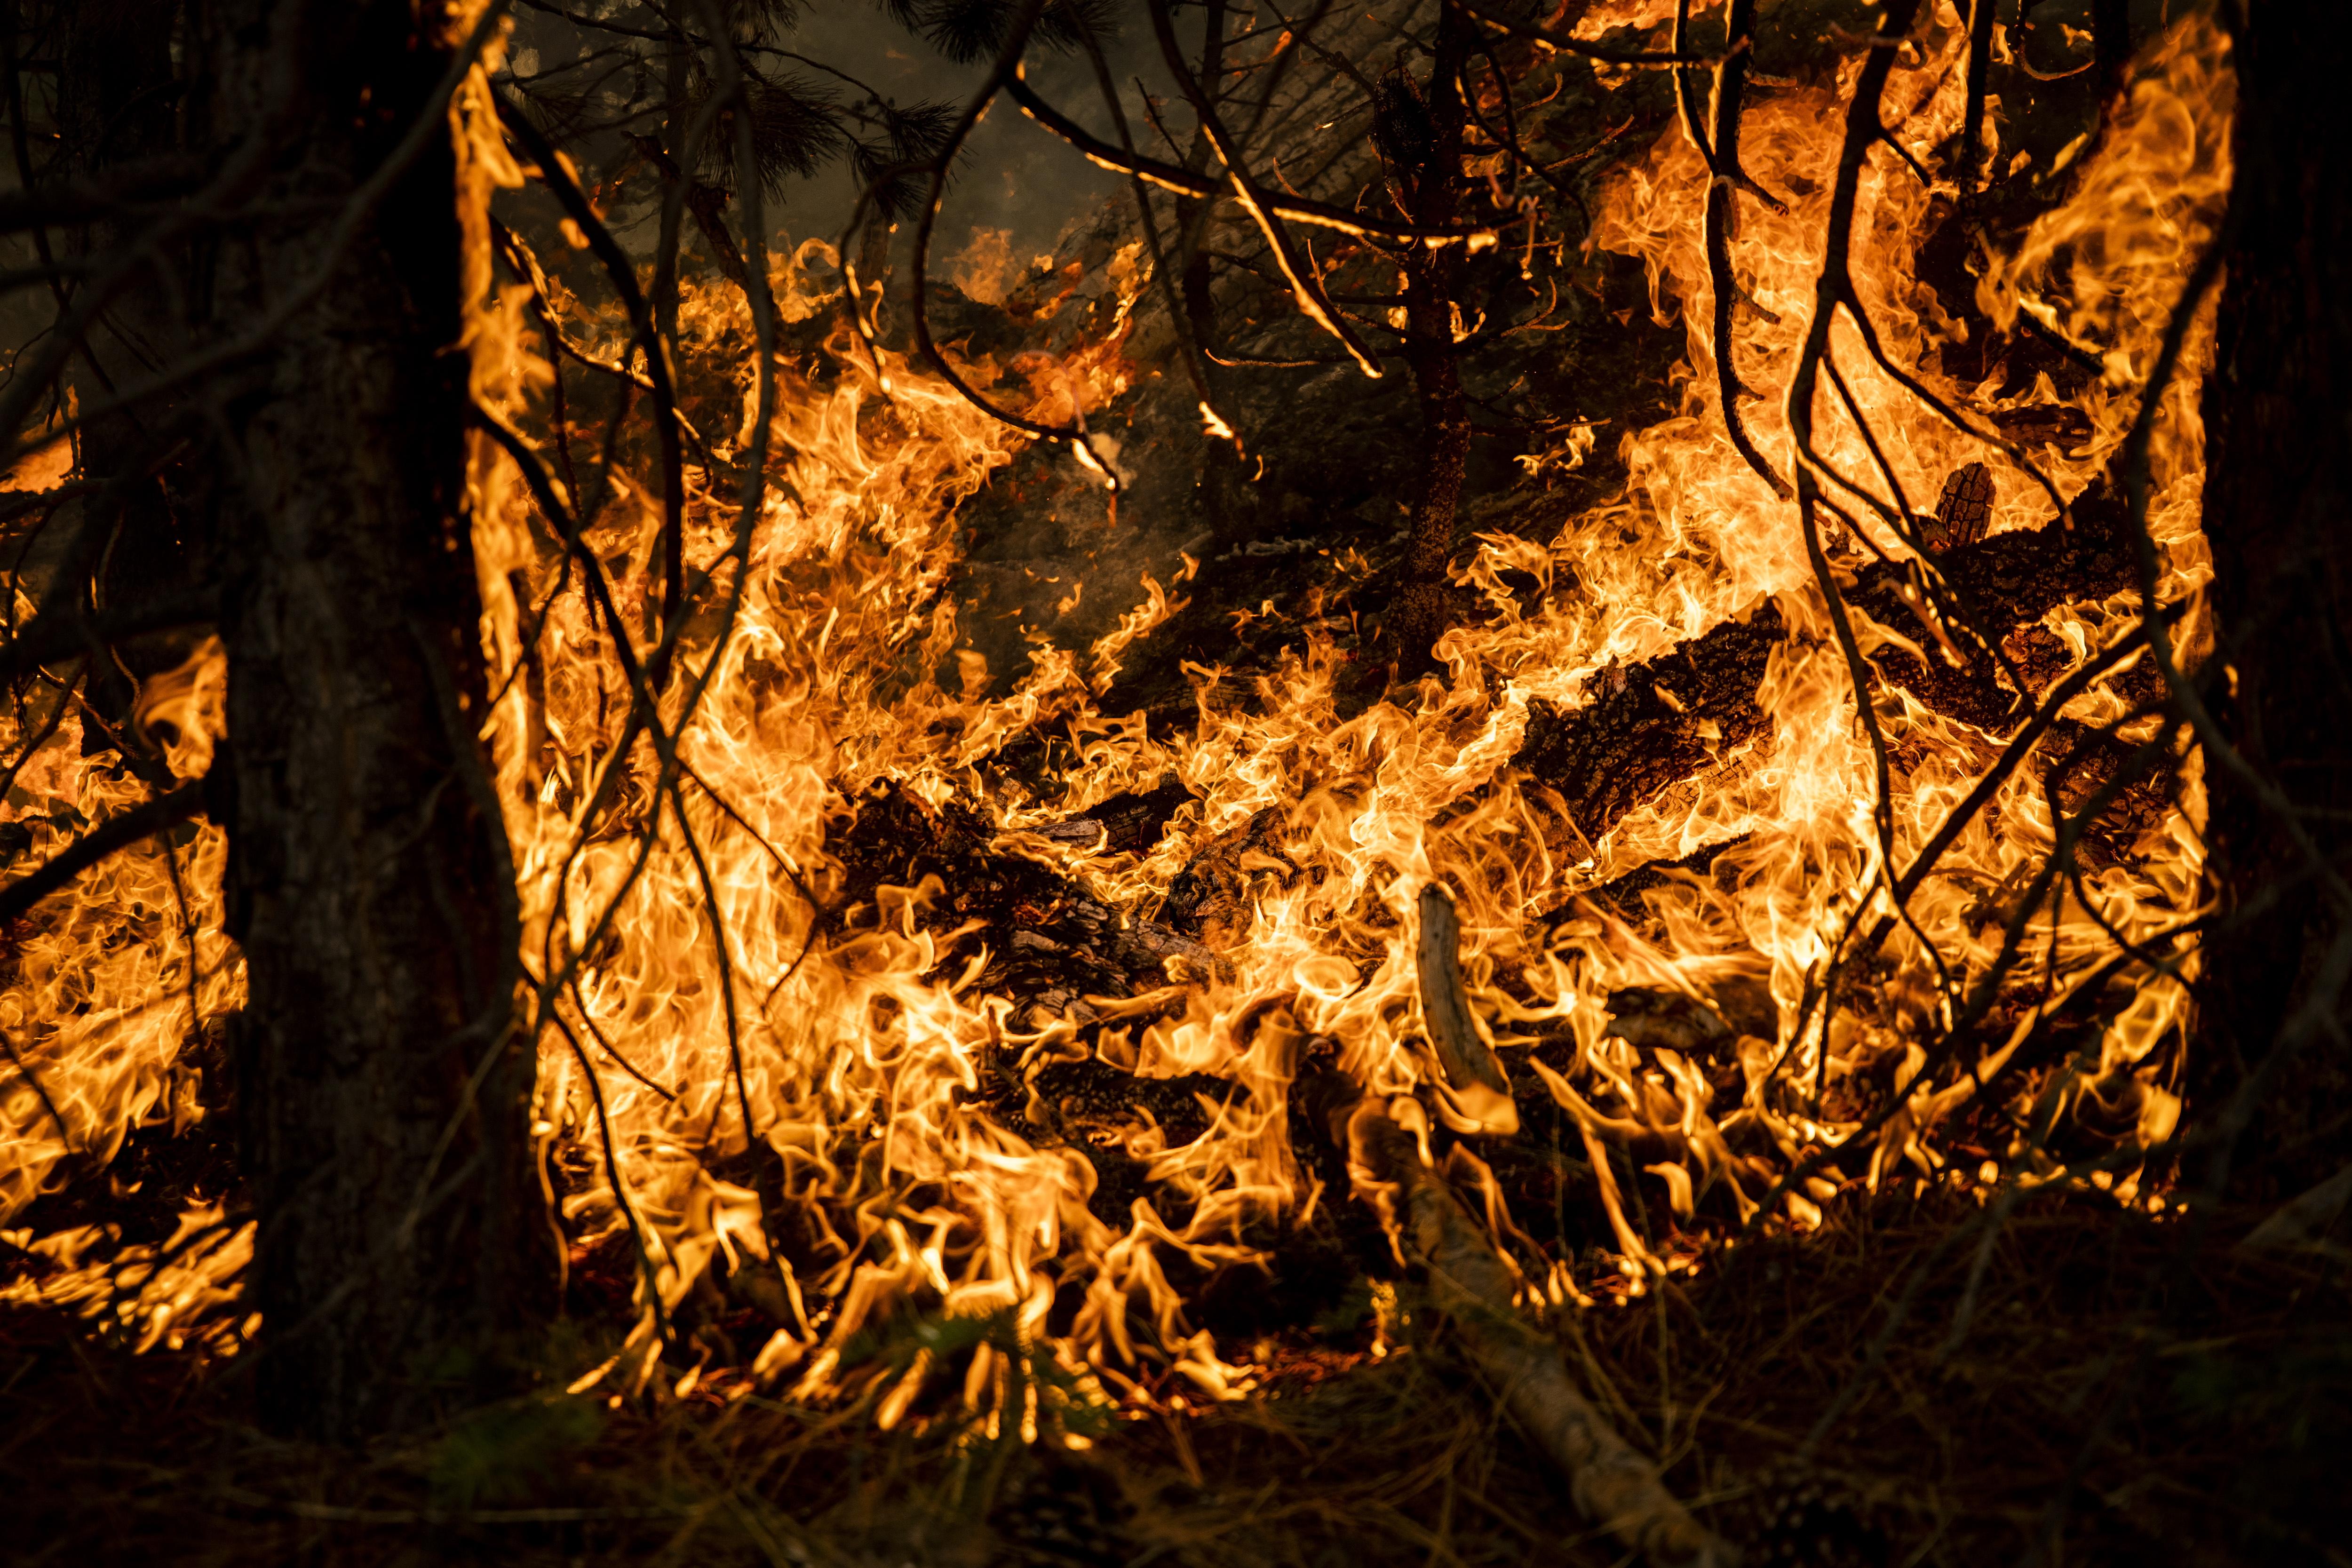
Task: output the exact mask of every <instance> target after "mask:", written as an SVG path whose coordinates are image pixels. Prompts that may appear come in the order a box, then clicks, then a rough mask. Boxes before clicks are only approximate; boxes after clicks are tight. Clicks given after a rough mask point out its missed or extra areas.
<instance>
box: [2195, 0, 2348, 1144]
mask: <svg viewBox="0 0 2352 1568" xmlns="http://www.w3.org/2000/svg"><path fill="white" fill-rule="evenodd" d="M2347 49H2352V14H2347V12H2346V11H2345V10H2344V9H2343V8H2342V7H2340V6H2336V5H2320V4H2313V3H2310V0H2303V3H2299V4H2273V5H2263V6H2262V7H2260V8H2258V9H2256V10H2254V11H2253V12H2252V17H2251V22H2250V25H2249V26H2246V27H2245V28H2244V29H2242V32H2241V34H2240V37H2239V41H2238V53H2237V68H2238V72H2239V87H2238V105H2239V108H2238V123H2237V142H2236V153H2237V158H2238V173H2237V187H2236V190H2235V192H2234V193H2233V195H2232V204H2233V219H2234V224H2235V227H2234V232H2233V234H2232V237H2231V240H2230V242H2229V244H2230V248H2229V250H2228V252H2227V254H2226V257H2225V260H2226V264H2227V268H2228V270H2227V279H2228V281H2227V283H2226V284H2225V286H2224V290H2223V293H2222V296H2221V319H2220V339H2219V343H2218V350H2219V353H2218V357H2217V363H2216V365H2215V369H2214V372H2213V374H2212V376H2211V377H2210V380H2209V381H2208V382H2207V384H2206V391H2205V399H2204V416H2205V426H2206V431H2207V435H2208V438H2209V440H2210V447H2209V453H2210V466H2209V468H2208V470H2207V476H2206V485H2205V531H2206V533H2207V535H2208V537H2209V538H2210V540H2211V541H2212V547H2213V599H2214V606H2215V609H2216V611H2217V618H2218V620H2219V622H2220V647H2219V648H2218V649H2217V650H2216V653H2215V655H2214V658H2215V661H2216V663H2217V664H2218V665H2219V666H2220V667H2221V671H2222V674H2221V679H2220V680H2218V681H2215V682H2213V683H2211V689H2212V691H2213V695H2214V697H2215V699H2216V700H2226V707H2225V709H2224V710H2223V713H2222V721H2223V723H2224V724H2225V725H2226V726H2228V728H2229V729H2230V731H2231V739H2232V741H2233V742H2235V743H2236V745H2237V747H2238V749H2239V751H2240V752H2242V754H2243V755H2244V756H2245V757H2246V759H2247V760H2248V761H2249V762H2250V763H2252V764H2253V766H2254V767H2255V769H2256V770H2258V771H2259V772H2260V773H2263V775H2264V776H2265V777H2267V778H2269V779H2272V780H2274V781H2275V782H2276V784H2277V785H2278V787H2279V789H2280V790H2281V791H2283V792H2284V795H2285V796H2286V798H2287V799H2288V800H2289V801H2291V802H2292V803H2293V804H2294V806H2295V807H2296V809H2297V811H2298V812H2299V814H2300V823H2301V826H2302V829H2303V831H2304V832H2305V833H2306V834H2308V835H2309V837H2310V839H2311V840H2312V841H2313V842H2314V843H2315V844H2316V846H2317V847H2318V848H2319V850H2320V853H2321V854H2322V855H2323V856H2324V857H2325V858H2326V859H2327V860H2328V861H2329V862H2330V863H2332V865H2333V866H2334V868H2335V869H2336V875H2338V876H2339V877H2340V876H2342V875H2343V874H2344V873H2345V870H2346V854H2347V849H2352V647H2347V632H2352V482H2347V475H2346V472H2345V466H2344V464H2345V450H2346V441H2347V432H2352V190H2347V187H2346V184H2345V180H2344V173H2343V169H2342V165H2341V159H2340V157H2339V156H2338V155H2337V154H2336V153H2330V152H2329V151H2328V149H2329V148H2330V147H2333V146H2335V145H2336V140H2335V128H2336V121H2337V120H2338V119H2340V117H2341V110H2340V109H2339V107H2338V105H2337V102H2336V94H2337V92H2338V91H2339V90H2340V87H2339V85H2338V82H2337V80H2336V78H2337V75H2338V70H2337V62H2338V61H2340V60H2341V59H2342V58H2344V55H2345V51H2346V50H2347ZM2232 692H2233V693H2234V695H2233V696H2232V695H2231V694H2232ZM2208 777H2209V779H2210V781H2211V783H2212V786H2213V794H2212V818H2211V832H2210V837H2209V840H2208V842H2209V843H2210V846H2211V851H2212V870H2213V875H2214V877H2215V879H2216V881H2217V882H2218V884H2219V887H2220V889H2221V894H2222V896H2223V898H2224V900H2226V902H2227V904H2228V906H2229V907H2230V909H2231V911H2232V912H2231V916H2230V918H2229V920H2228V921H2227V923H2226V925H2225V926H2224V928H2223V929H2222V930H2221V931H2217V932H2216V933H2215V935H2214V938H2213V940H2212V942H2211V943H2210V947H2209V950H2208V952H2209V968H2208V973H2207V979H2206V984H2205V988H2204V990H2205V994H2204V999H2203V1001H2204V1007H2203V1029H2204V1034H2205V1037H2206V1044H2207V1047H2208V1048H2207V1049H2206V1050H2205V1052H2204V1053H2203V1056H2204V1058H2205V1070H2206V1071H2207V1072H2208V1073H2209V1074H2210V1075H2212V1076H2211V1078H2210V1079H2209V1081H2210V1084H2212V1085H2213V1086H2215V1087H2227V1086H2229V1085H2230V1084H2231V1083H2232V1082H2233V1081H2235V1080H2241V1079H2242V1076H2243V1075H2244V1074H2245V1073H2247V1072H2250V1071H2255V1070H2260V1069H2261V1068H2262V1067H2263V1058H2265V1057H2266V1056H2268V1054H2269V1053H2270V1052H2272V1051H2273V1050H2274V1049H2276V1048H2277V1047H2278V1044H2279V1042H2280V1041H2281V1039H2282V1037H2283V1034H2284V1033H2285V1032H2286V1031H2288V1030H2289V1029H2290V1027H2291V1024H2290V1021H2291V1020H2292V1019H2293V1018H2294V1015H2295V1014H2296V1013H2297V1012H2298V1011H2299V1010H2300V1009H2302V1008H2304V1007H2305V1005H2307V1004H2311V1003H2313V1002H2317V1003H2318V1004H2319V1005H2321V1006H2322V1007H2323V1009H2324V1010H2325V1011H2326V1012H2329V1013H2332V1015H2333V1018H2334V1026H2335V1027H2334V1032H2333V1034H2332V1036H2331V1034H2330V1032H2329V1030H2328V1028H2327V1027H2326V1026H2322V1027H2321V1028H2319V1029H2317V1030H2315V1031H2311V1030H2305V1031H2304V1032H2305V1033H2307V1034H2309V1036H2310V1037H2309V1038H2308V1039H2307V1040H2306V1041H2305V1045H2304V1048H2303V1049H2302V1050H2301V1051H2300V1053H2299V1055H2298V1057H2297V1058H2296V1059H2293V1060H2289V1059H2286V1058H2281V1059H2280V1060H2279V1061H2278V1062H2277V1063H2275V1064H2274V1065H2273V1069H2272V1070H2273V1074H2274V1075H2275V1076H2274V1077H2273V1080H2272V1083H2271V1086H2270V1089H2271V1092H2270V1093H2269V1094H2268V1095H2267V1096H2266V1099H2265V1101H2264V1103H2265V1110H2263V1112H2262V1116H2263V1121H2261V1122H2260V1123H2258V1132H2257V1135H2256V1137H2254V1138H2253V1139H2252V1140H2250V1141H2247V1142H2246V1143H2245V1145H2244V1147H2243V1148H2242V1151H2241V1152H2242V1154H2244V1155H2245V1156H2247V1157H2248V1158H2249V1159H2252V1160H2255V1161H2256V1162H2257V1163H2263V1164H2267V1165H2268V1166H2269V1170H2268V1171H2267V1172H2266V1173H2263V1174H2261V1175H2259V1176H2254V1179H2255V1180H2256V1181H2257V1182H2258V1184H2260V1185H2261V1186H2263V1187H2265V1188H2271V1189H2273V1190H2274V1189H2275V1188H2276V1187H2278V1186H2282V1185H2283V1186H2286V1187H2289V1188H2290V1189H2291V1188H2292V1186H2293V1185H2294V1184H2296V1183H2299V1182H2302V1181H2305V1180H2306V1179H2308V1178H2310V1177H2312V1176H2314V1175H2315V1174H2324V1173H2326V1170H2327V1169H2329V1168H2331V1167H2332V1166H2333V1165H2334V1164H2335V1163H2338V1162H2340V1161H2341V1160H2342V1159H2343V1157H2344V1154H2345V1150H2346V1146H2347V1142H2352V1139H2347V1133H2346V1129H2345V1126H2344V1107H2345V1106H2346V1104H2347V1096H2352V1054H2347V1052H2346V1051H2345V1049H2344V1047H2343V1045H2342V1040H2343V1038H2344V1037H2343V1034H2342V1032H2341V1026H2342V1022H2343V997H2342V994H2341V989H2340V987H2341V984H2342V981H2341V978H2340V976H2336V975H2332V974H2331V973H2329V972H2328V971H2329V957H2330V952H2331V950H2332V949H2333V948H2335V947H2336V944H2337V943H2338V942H2340V941H2341V940H2342V939H2343V937H2344V934H2345V929H2344V921H2343V917H2342V916H2341V914H2340V913H2339V912H2337V911H2336V909H2335V908H2334V907H2333V906H2332V905H2331V902H2330V900H2329V898H2328V896H2327V893H2326V890H2325V889H2324V888H2323V886H2322V885H2321V881H2320V879H2318V878H2317V877H2315V876H2314V875H2313V872H2312V868H2311V866H2310V862H2309V858H2308V857H2307V856H2306V854H2305V851H2304V850H2303V849H2302V848H2301V847H2298V846H2297V845H2296V844H2295V843H2294V835H2293V834H2292V833H2291V832H2290V831H2289V829H2288V827H2287V826H2286V824H2285V823H2284V822H2283V821H2282V820H2281V819H2280V818H2279V817H2278V816H2276V815H2275V814H2274V813H2272V812H2268V811H2265V810H2264V809H2263V806H2262V805H2260V804H2259V803H2258V802H2257V800H2256V799H2255V797H2254V795H2253V793H2252V791H2251V790H2249V789H2247V788H2245V787H2243V786H2242V785H2241V784H2239V783H2238V782H2237V781H2236V780H2234V779H2233V778H2232V777H2231V775H2230V773H2229V771H2228V770H2227V769H2225V768H2221V767H2213V768H2209V770H2208ZM2253 1174H2254V1173H2252V1172H2251V1171H2250V1172H2249V1175H2250V1176H2252V1175H2253Z"/></svg>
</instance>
